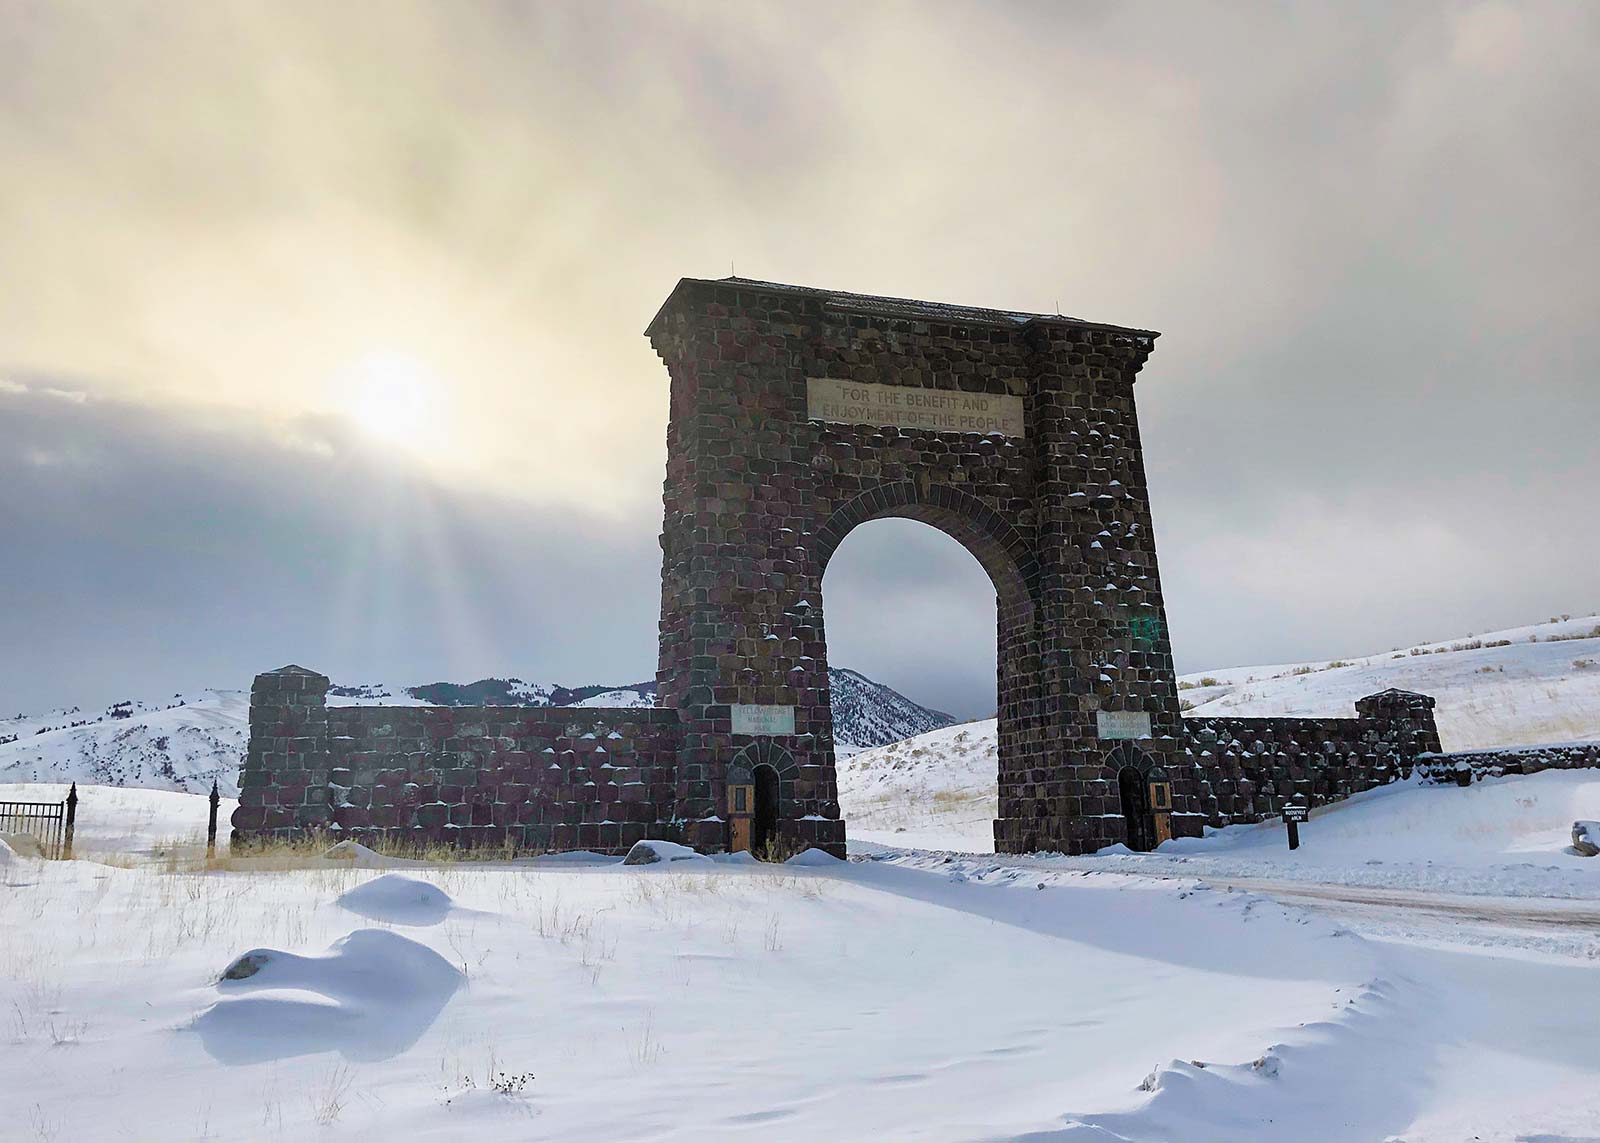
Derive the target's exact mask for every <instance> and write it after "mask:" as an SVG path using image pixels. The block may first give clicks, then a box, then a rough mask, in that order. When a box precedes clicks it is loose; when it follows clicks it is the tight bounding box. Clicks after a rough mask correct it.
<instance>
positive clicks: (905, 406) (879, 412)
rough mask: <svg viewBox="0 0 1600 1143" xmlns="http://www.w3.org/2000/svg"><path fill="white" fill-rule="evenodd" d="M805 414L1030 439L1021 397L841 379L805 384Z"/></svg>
mask: <svg viewBox="0 0 1600 1143" xmlns="http://www.w3.org/2000/svg"><path fill="white" fill-rule="evenodd" d="M806 415H807V416H808V417H809V418H810V419H811V420H813V421H833V422H835V423H838V424H846V425H893V426H894V427H895V428H899V429H933V430H935V431H936V432H945V433H999V434H1001V435H1002V436H1008V437H1022V436H1026V435H1027V434H1026V426H1025V422H1024V419H1023V413H1022V398H1021V397H1016V396H1012V395H1010V394H1005V393H964V392H961V391H960V390H958V389H924V388H920V387H918V386H914V385H879V384H877V383H875V382H872V381H843V380H840V379H839V378H837V377H811V378H808V379H807V380H806Z"/></svg>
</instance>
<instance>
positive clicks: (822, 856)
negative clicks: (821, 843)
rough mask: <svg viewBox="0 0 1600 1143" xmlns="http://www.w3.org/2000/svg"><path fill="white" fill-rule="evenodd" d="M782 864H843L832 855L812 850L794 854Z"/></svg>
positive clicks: (823, 851)
mask: <svg viewBox="0 0 1600 1143" xmlns="http://www.w3.org/2000/svg"><path fill="white" fill-rule="evenodd" d="M784 864H785V865H841V864H843V863H842V862H841V861H840V860H839V859H838V858H837V857H835V856H834V855H833V854H831V853H828V852H827V851H825V850H821V849H816V848H812V849H807V850H805V851H803V852H801V853H797V854H795V855H794V856H793V857H791V858H789V860H787V861H785V862H784Z"/></svg>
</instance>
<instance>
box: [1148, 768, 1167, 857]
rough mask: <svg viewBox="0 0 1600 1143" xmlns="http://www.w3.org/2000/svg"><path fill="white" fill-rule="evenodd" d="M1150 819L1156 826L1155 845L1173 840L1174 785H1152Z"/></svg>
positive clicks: (1156, 783) (1164, 783) (1161, 783)
mask: <svg viewBox="0 0 1600 1143" xmlns="http://www.w3.org/2000/svg"><path fill="white" fill-rule="evenodd" d="M1150 817H1151V818H1152V819H1153V820H1154V824H1155V834H1156V836H1155V844H1156V845H1160V844H1161V843H1162V842H1164V841H1171V840H1172V783H1171V782H1163V781H1160V780H1159V779H1158V780H1155V781H1152V782H1151V783H1150Z"/></svg>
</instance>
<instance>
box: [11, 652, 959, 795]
mask: <svg viewBox="0 0 1600 1143" xmlns="http://www.w3.org/2000/svg"><path fill="white" fill-rule="evenodd" d="M829 678H830V680H831V684H832V690H833V724H834V738H835V741H836V742H837V749H838V752H839V754H840V755H848V754H851V753H854V752H855V751H857V750H861V749H865V748H867V747H871V746H881V745H883V744H885V743H889V742H894V741H897V740H898V739H901V738H907V737H910V736H911V735H914V734H921V733H923V732H924V731H928V730H933V729H936V728H938V727H941V726H948V725H950V724H951V723H952V722H954V721H955V720H954V719H952V718H951V717H950V716H949V715H947V714H943V713H941V712H939V711H935V710H929V709H927V708H926V707H923V706H919V705H917V704H916V703H914V702H912V701H911V700H910V699H908V698H906V697H905V696H904V695H902V694H900V693H898V692H897V691H895V690H893V689H892V688H890V687H886V686H884V685H883V684H882V683H875V682H873V681H872V680H871V679H869V678H867V677H866V676H864V675H861V674H859V673H857V672H855V671H850V670H844V669H841V668H833V669H831V670H830V672H829ZM655 699H656V684H655V682H654V681H651V682H645V683H633V684H631V685H628V686H621V687H613V686H607V685H603V684H596V685H591V686H583V687H566V686H560V685H557V684H549V683H529V682H526V681H524V680H522V679H517V678H505V679H479V680H477V681H476V682H471V683H450V682H438V683H424V684H422V685H419V686H411V687H404V686H389V685H387V684H382V683H363V684H357V685H336V686H334V687H332V688H330V689H329V692H328V702H329V705H332V706H365V705H378V706H477V705H480V704H486V705H490V706H589V707H647V706H653V705H654V704H655ZM249 721H250V696H249V694H248V692H246V691H227V690H210V691H199V692H196V693H193V694H176V695H173V696H172V697H171V698H170V699H167V700H164V701H155V702H141V701H134V700H127V701H124V702H118V703H115V704H113V705H112V706H109V707H106V708H105V709H104V710H91V711H84V710H82V709H80V708H78V707H67V708H62V709H58V710H53V711H49V712H47V713H45V714H43V715H36V716H30V715H22V714H19V715H16V716H15V717H12V718H0V782H32V781H45V782H48V781H78V782H88V783H94V784H96V785H104V786H140V787H146V788H150V789H158V790H187V791H190V792H192V793H202V792H204V791H207V790H209V789H210V788H211V783H212V780H213V779H215V780H216V782H217V784H218V787H219V788H220V789H221V791H222V792H223V793H224V794H227V795H229V796H232V795H233V794H234V793H236V792H237V784H238V780H239V763H240V761H241V759H243V757H244V750H245V742H246V740H247V738H248V737H249Z"/></svg>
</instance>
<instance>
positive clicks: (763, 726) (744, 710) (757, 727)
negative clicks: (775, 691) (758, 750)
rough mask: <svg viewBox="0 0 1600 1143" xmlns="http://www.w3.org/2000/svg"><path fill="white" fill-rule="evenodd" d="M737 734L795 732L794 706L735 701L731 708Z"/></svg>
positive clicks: (734, 730)
mask: <svg viewBox="0 0 1600 1143" xmlns="http://www.w3.org/2000/svg"><path fill="white" fill-rule="evenodd" d="M729 709H730V710H731V712H732V716H733V732H734V733H735V734H793V733H794V707H792V706H767V705H755V704H751V703H734V704H733V706H732V707H730V708H729Z"/></svg>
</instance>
